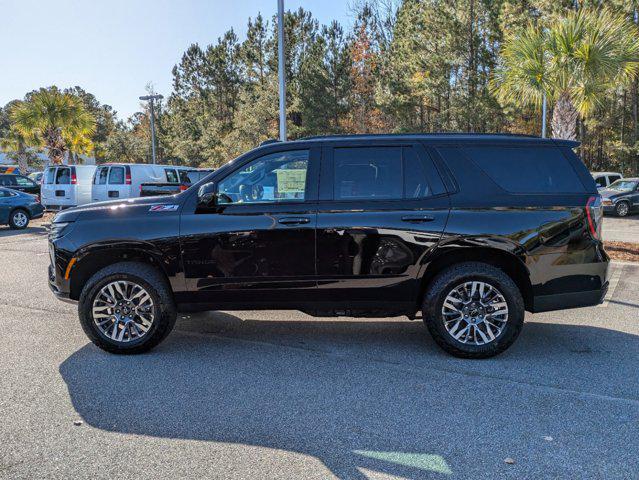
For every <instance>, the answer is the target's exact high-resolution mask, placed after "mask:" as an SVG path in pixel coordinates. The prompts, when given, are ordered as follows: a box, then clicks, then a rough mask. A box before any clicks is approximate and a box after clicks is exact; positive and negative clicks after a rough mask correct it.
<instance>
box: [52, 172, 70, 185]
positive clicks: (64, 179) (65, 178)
mask: <svg viewBox="0 0 639 480" xmlns="http://www.w3.org/2000/svg"><path fill="white" fill-rule="evenodd" d="M55 183H56V185H71V169H70V168H58V171H57V172H56V174H55Z"/></svg>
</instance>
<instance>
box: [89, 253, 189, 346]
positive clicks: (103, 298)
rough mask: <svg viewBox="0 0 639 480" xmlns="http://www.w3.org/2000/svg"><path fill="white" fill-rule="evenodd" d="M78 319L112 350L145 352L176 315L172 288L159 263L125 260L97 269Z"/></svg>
mask: <svg viewBox="0 0 639 480" xmlns="http://www.w3.org/2000/svg"><path fill="white" fill-rule="evenodd" d="M78 312H79V316H80V323H81V325H82V328H83V330H84V332H85V333H86V334H87V336H88V337H89V339H90V340H91V341H92V342H93V343H94V344H96V345H97V346H98V347H100V348H101V349H103V350H106V351H108V352H111V353H142V352H146V351H148V350H150V349H151V348H153V347H155V346H156V345H157V344H159V343H160V342H161V341H162V340H164V338H166V336H167V335H168V334H169V333H170V332H171V330H172V329H173V326H174V325H175V320H176V318H177V314H176V310H175V304H174V302H173V297H172V294H171V289H170V287H169V285H168V282H167V281H166V279H165V278H164V277H163V276H162V275H161V274H160V272H158V271H157V270H156V269H155V268H153V267H151V266H149V265H145V264H142V263H134V262H123V263H117V264H115V265H111V266H109V267H106V268H104V269H102V270H100V271H99V272H97V273H96V274H94V275H93V276H92V277H91V278H90V279H89V280H88V281H87V283H86V285H85V286H84V288H83V289H82V293H81V295H80V301H79V304H78Z"/></svg>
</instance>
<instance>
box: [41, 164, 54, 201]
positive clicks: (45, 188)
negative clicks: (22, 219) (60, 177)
mask: <svg viewBox="0 0 639 480" xmlns="http://www.w3.org/2000/svg"><path fill="white" fill-rule="evenodd" d="M56 170H57V167H47V168H46V169H45V170H44V172H43V174H42V187H41V189H40V194H41V197H42V198H41V201H42V204H43V205H45V206H50V205H55V204H56V203H55V172H56Z"/></svg>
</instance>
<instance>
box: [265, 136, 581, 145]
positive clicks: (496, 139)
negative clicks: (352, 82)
mask: <svg viewBox="0 0 639 480" xmlns="http://www.w3.org/2000/svg"><path fill="white" fill-rule="evenodd" d="M397 139H412V140H428V141H436V142H451V141H453V142H457V141H463V142H482V143H484V142H485V143H502V142H504V143H518V142H522V143H531V142H534V143H542V144H544V143H546V144H554V145H566V146H569V147H573V148H574V147H577V146H578V145H579V142H574V141H571V140H562V139H553V138H541V137H537V136H534V135H520V134H511V133H459V132H450V133H449V132H443V133H383V134H369V133H365V134H350V135H316V136H310V137H303V138H300V139H297V140H291V141H292V142H303V141H314V140H326V141H333V140H334V141H339V140H342V141H343V140H358V141H366V140H397ZM275 141H276V140H275ZM275 141H268V143H274V142H275ZM265 143H266V142H265Z"/></svg>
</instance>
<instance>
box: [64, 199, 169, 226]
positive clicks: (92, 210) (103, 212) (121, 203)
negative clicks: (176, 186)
mask: <svg viewBox="0 0 639 480" xmlns="http://www.w3.org/2000/svg"><path fill="white" fill-rule="evenodd" d="M176 204H178V201H177V198H176V195H167V196H162V197H140V198H128V199H126V200H110V201H108V202H96V203H88V204H86V205H81V206H79V207H73V208H69V209H67V210H62V211H61V212H59V213H58V214H57V215H56V216H55V217H54V219H53V223H58V222H75V221H76V220H78V219H79V218H80V217H82V216H85V215H92V216H93V215H95V216H112V215H127V214H128V213H133V212H140V211H146V210H147V209H148V206H149V205H176Z"/></svg>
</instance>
